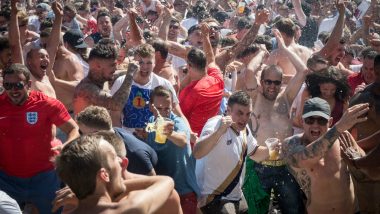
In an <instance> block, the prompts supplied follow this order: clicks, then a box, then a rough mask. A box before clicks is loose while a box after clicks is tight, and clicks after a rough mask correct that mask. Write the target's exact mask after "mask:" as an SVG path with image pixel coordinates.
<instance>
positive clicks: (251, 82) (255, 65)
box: [245, 49, 268, 100]
mask: <svg viewBox="0 0 380 214" xmlns="http://www.w3.org/2000/svg"><path fill="white" fill-rule="evenodd" d="M267 54H268V53H267V52H266V51H265V50H264V49H260V50H259V51H258V53H257V55H256V56H255V57H253V58H252V59H251V61H250V62H249V63H248V65H247V69H246V73H245V88H246V91H247V93H248V94H249V95H250V96H251V98H252V99H253V100H254V99H255V97H256V94H257V91H258V88H259V82H260V81H259V80H258V76H257V72H258V71H259V70H260V68H261V65H262V62H263V60H264V58H265V56H266V55H267Z"/></svg>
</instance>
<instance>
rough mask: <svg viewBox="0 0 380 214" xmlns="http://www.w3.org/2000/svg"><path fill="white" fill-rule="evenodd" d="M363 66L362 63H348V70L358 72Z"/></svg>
mask: <svg viewBox="0 0 380 214" xmlns="http://www.w3.org/2000/svg"><path fill="white" fill-rule="evenodd" d="M362 67H363V64H361V65H350V70H351V71H353V72H355V73H359V72H360V70H361V69H362Z"/></svg>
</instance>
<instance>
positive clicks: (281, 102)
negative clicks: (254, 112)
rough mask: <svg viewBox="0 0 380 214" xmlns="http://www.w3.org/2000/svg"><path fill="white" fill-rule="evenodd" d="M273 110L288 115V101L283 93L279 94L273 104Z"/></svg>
mask: <svg viewBox="0 0 380 214" xmlns="http://www.w3.org/2000/svg"><path fill="white" fill-rule="evenodd" d="M274 110H275V111H276V112H277V113H278V114H281V115H288V112H289V103H288V100H287V98H286V96H285V95H284V94H281V95H280V96H279V98H278V99H277V100H276V102H275V104H274Z"/></svg>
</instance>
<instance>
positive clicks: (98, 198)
mask: <svg viewBox="0 0 380 214" xmlns="http://www.w3.org/2000/svg"><path fill="white" fill-rule="evenodd" d="M78 165H80V166H83V167H78ZM127 165H128V159H126V158H125V157H124V158H122V157H119V156H117V153H116V151H115V148H114V147H113V146H112V144H111V143H109V142H108V141H106V140H105V139H104V138H103V137H101V136H99V135H96V134H95V135H89V136H84V137H81V138H79V139H77V140H75V141H73V142H71V143H70V144H69V145H68V146H66V147H64V149H63V150H62V152H61V154H60V155H59V156H58V157H57V159H56V167H57V172H58V174H59V176H60V177H61V178H62V180H63V181H64V182H65V183H66V184H67V185H68V186H69V187H70V189H71V190H72V191H73V192H74V193H75V195H76V197H77V198H78V199H79V203H78V206H77V208H76V209H75V210H74V212H73V213H104V212H106V213H170V214H171V213H173V214H174V213H179V214H181V213H182V212H181V208H180V205H179V199H178V195H177V194H176V192H175V190H174V182H173V180H172V179H170V178H169V177H164V176H150V177H138V178H135V179H128V180H125V175H126V173H125V172H126V170H125V168H126V167H127ZM157 196H159V197H157ZM168 201H171V202H172V203H171V204H169V206H167V205H166V206H165V204H166V203H167V202H168ZM163 208H165V209H164V211H163Z"/></svg>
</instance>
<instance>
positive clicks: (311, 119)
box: [304, 117, 329, 126]
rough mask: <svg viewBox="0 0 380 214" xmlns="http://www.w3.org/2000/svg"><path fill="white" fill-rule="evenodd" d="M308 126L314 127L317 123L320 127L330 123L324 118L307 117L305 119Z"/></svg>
mask: <svg viewBox="0 0 380 214" xmlns="http://www.w3.org/2000/svg"><path fill="white" fill-rule="evenodd" d="M304 121H305V123H306V124H307V125H313V124H314V123H315V121H317V123H318V125H320V126H325V125H326V124H327V123H328V122H329V121H328V120H327V119H326V118H323V117H307V118H305V119H304Z"/></svg>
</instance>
